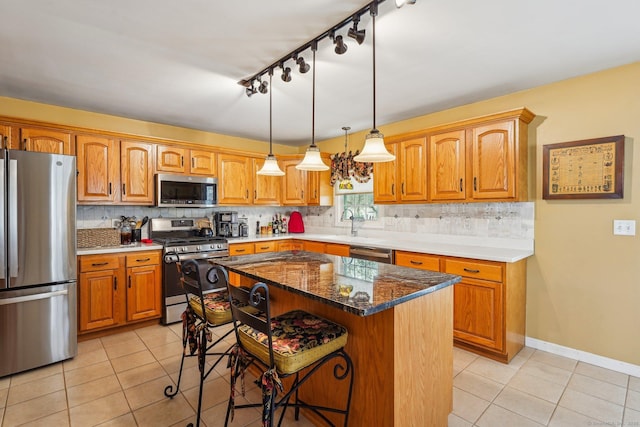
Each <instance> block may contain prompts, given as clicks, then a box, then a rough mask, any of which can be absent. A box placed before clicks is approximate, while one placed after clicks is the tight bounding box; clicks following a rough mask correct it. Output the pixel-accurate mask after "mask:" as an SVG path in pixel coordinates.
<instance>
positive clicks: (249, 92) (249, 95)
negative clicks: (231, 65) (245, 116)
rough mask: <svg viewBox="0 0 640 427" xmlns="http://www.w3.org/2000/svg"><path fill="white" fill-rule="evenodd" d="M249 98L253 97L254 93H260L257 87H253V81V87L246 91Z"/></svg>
mask: <svg viewBox="0 0 640 427" xmlns="http://www.w3.org/2000/svg"><path fill="white" fill-rule="evenodd" d="M245 91H246V93H247V96H248V97H251V95H253V94H254V93H256V92H258V91H257V90H256V88H255V86H253V81H251V85H250V86H248V87H247V89H245Z"/></svg>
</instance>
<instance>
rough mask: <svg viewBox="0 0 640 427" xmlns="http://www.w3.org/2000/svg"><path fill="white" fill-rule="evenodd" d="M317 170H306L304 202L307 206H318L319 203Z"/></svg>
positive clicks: (318, 173)
mask: <svg viewBox="0 0 640 427" xmlns="http://www.w3.org/2000/svg"><path fill="white" fill-rule="evenodd" d="M321 173H322V172H318V171H307V173H306V184H307V185H306V187H307V189H306V191H305V196H306V197H305V198H306V200H305V204H306V205H308V206H318V205H319V204H320V174H321Z"/></svg>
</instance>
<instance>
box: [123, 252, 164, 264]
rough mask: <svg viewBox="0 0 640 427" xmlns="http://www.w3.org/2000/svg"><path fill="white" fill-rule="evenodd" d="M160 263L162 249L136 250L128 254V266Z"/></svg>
mask: <svg viewBox="0 0 640 427" xmlns="http://www.w3.org/2000/svg"><path fill="white" fill-rule="evenodd" d="M158 264H160V251H157V252H156V251H154V252H136V253H132V254H129V255H127V267H142V266H144V265H158Z"/></svg>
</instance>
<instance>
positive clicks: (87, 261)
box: [78, 255, 120, 273]
mask: <svg viewBox="0 0 640 427" xmlns="http://www.w3.org/2000/svg"><path fill="white" fill-rule="evenodd" d="M78 259H79V264H80V273H86V272H87V271H101V270H117V269H118V268H120V257H119V256H118V255H84V256H80V257H78Z"/></svg>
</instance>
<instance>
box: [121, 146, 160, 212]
mask: <svg viewBox="0 0 640 427" xmlns="http://www.w3.org/2000/svg"><path fill="white" fill-rule="evenodd" d="M120 170H121V174H120V176H121V178H122V185H121V200H122V201H123V202H130V203H136V204H144V205H152V204H153V144H148V143H145V142H134V141H122V142H121V143H120Z"/></svg>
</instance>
